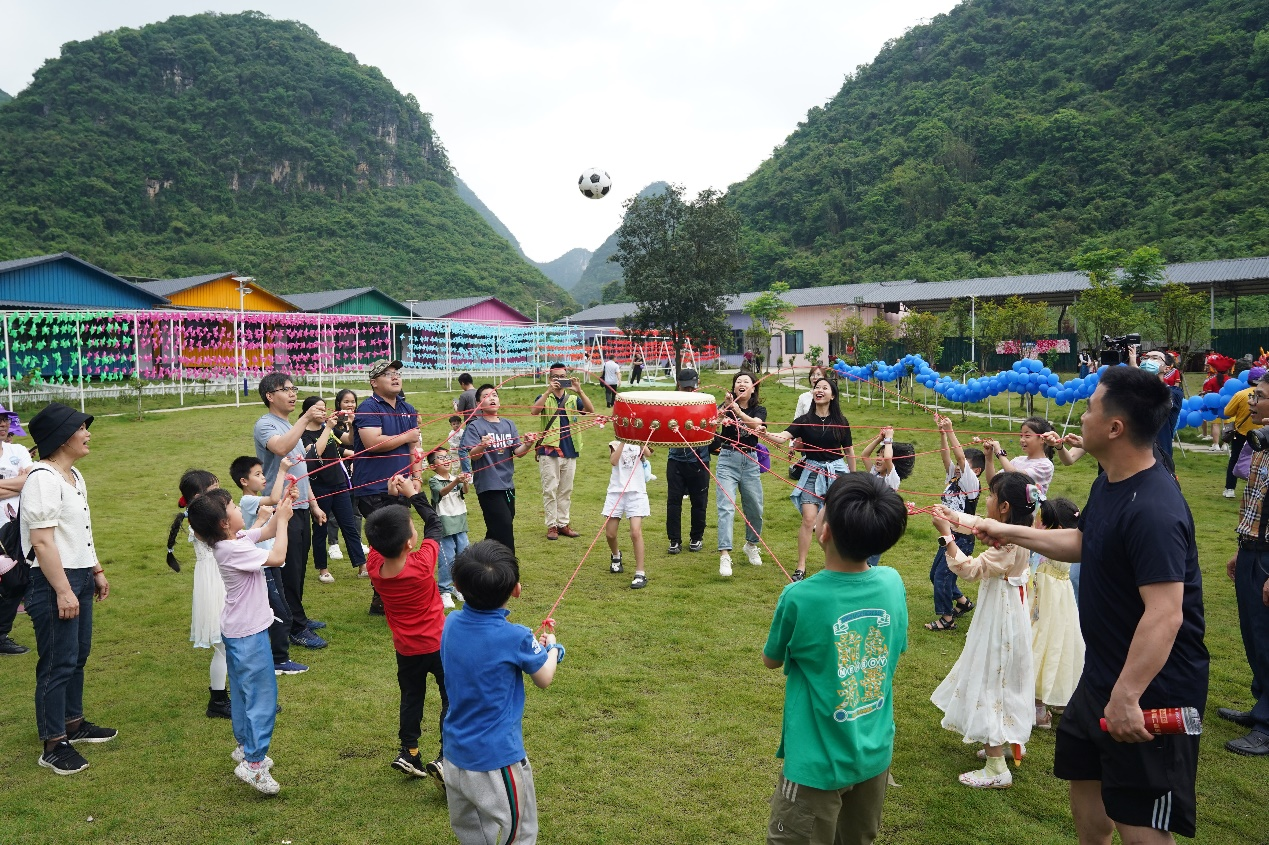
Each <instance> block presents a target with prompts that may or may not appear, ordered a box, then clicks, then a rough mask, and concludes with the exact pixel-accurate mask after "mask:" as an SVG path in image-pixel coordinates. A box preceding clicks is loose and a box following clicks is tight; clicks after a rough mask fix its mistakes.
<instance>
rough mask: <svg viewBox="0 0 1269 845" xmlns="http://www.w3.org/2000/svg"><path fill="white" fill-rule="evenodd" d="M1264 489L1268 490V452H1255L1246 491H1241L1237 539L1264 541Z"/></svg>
mask: <svg viewBox="0 0 1269 845" xmlns="http://www.w3.org/2000/svg"><path fill="white" fill-rule="evenodd" d="M1266 488H1269V452H1255V453H1253V454H1252V456H1251V472H1250V474H1249V475H1248V476H1247V489H1245V490H1244V491H1243V504H1242V507H1241V508H1240V509H1239V518H1238V536H1239V537H1241V538H1245V539H1248V540H1264V539H1265V528H1266V525H1265V520H1264V506H1265V490H1266Z"/></svg>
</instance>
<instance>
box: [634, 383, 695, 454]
mask: <svg viewBox="0 0 1269 845" xmlns="http://www.w3.org/2000/svg"><path fill="white" fill-rule="evenodd" d="M717 416H718V407H717V405H716V404H715V402H714V397H713V396H711V395H709V394H708V393H688V392H685V391H671V390H629V391H626V392H624V393H618V394H617V398H616V400H614V402H613V408H612V420H613V422H612V427H613V434H614V436H616V438H617V439H618V440H621V441H622V442H624V443H633V444H634V445H636V446H641V445H643V444H644V443H648V444H651V445H657V446H668V447H671V448H673V447H679V448H686V447H689V446H704V445H706V444H708V443H712V442H713V440H714V418H715V417H717ZM671 420H673V421H676V422H677V423H678V431H674V430H673V429H671V428H670V426H669V423H670V421H671Z"/></svg>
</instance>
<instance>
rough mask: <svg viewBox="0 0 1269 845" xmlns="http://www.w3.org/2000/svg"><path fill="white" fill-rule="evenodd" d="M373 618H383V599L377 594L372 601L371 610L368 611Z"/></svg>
mask: <svg viewBox="0 0 1269 845" xmlns="http://www.w3.org/2000/svg"><path fill="white" fill-rule="evenodd" d="M366 612H367V613H369V614H370V615H371V616H383V615H384V613H383V599H381V598H379V594H378V593H375V594H374V597H373V598H371V599H370V609H369V610H367V611H366Z"/></svg>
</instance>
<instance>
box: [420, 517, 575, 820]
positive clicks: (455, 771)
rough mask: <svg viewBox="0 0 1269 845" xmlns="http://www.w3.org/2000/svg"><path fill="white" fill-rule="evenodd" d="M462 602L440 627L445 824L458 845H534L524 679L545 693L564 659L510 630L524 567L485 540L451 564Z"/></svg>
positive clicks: (550, 640)
mask: <svg viewBox="0 0 1269 845" xmlns="http://www.w3.org/2000/svg"><path fill="white" fill-rule="evenodd" d="M453 575H454V586H456V587H457V588H458V589H459V591H460V592H461V593H462V594H463V596H464V597H465V598H466V604H465V605H464V607H463V608H462V609H461V610H457V611H454V612H453V613H451V614H450V615H449V616H448V617H447V618H446V619H445V630H444V632H443V633H442V634H441V666H442V668H443V669H444V672H445V684H446V687H447V688H448V689H449V690H450V697H449V705H450V706H449V710H448V711H447V713H446V716H445V723H444V725H443V726H442V729H441V730H442V738H443V740H444V742H443V745H444V748H445V761H444V765H445V795H446V801H447V802H448V804H449V823H450V826H451V827H453V828H454V834H455V835H456V836H457V837H458V841H459V842H461V843H463V845H468V843H472V845H484V843H487V842H500V843H507V845H512V843H515V845H523V844H524V843H532V842H536V841H537V835H538V808H537V795H536V793H535V791H534V788H533V767H532V766H530V765H529V758H528V757H527V756H526V755H525V751H524V732H523V729H522V721H523V719H524V674H525V673H527V674H528V675H529V676H530V677H532V678H533V683H534V684H536V685H537V686H538V687H539V688H542V689H545V688H546V687H547V686H549V685H550V683H551V679H552V678H554V677H555V667H556V666H557V665H558V664H559V663H560V662H562V661H563V660H564V646H562V645H560V644H559V643H557V642H556V641H555V635H554V634H550V633H547V634H543V635H542V639H541V641H539V640H535V639H534V638H533V632H532V631H530V630H529V629H528V628H526V627H525V626H523V625H514V624H512V623H511V622H509V621H507V617H508V616H509V615H510V613H511V611H509V610H508V609H507V603H508V601H510V599H511V598H512V597H513V596H515V597H518V596H519V595H520V565H519V563H518V562H517V561H516V557H515V555H514V554H513V553H512V552H511V550H510V549H508V548H507V547H506V546H504V545H503V544H502V543H499V542H498V541H497V540H482V541H481V542H479V543H476V544H475V545H472V546H468V547H467V550H466V551H464V552H463V553H462V554H460V555H459V556H458V559H457V560H456V561H454V572H453Z"/></svg>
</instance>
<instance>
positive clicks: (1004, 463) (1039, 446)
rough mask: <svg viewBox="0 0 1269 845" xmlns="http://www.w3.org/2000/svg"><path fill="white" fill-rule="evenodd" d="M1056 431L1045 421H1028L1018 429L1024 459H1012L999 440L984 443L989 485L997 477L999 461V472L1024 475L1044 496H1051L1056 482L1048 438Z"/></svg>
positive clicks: (1051, 449) (1038, 418) (1032, 418)
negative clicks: (1051, 486)
mask: <svg viewBox="0 0 1269 845" xmlns="http://www.w3.org/2000/svg"><path fill="white" fill-rule="evenodd" d="M1051 431H1053V426H1052V425H1050V424H1049V421H1048V420H1046V419H1045V418H1044V417H1027V418H1026V419H1025V420H1023V421H1022V425H1021V426H1020V427H1019V428H1018V445H1019V446H1021V447H1022V457H1019V458H1014V459H1013V460H1010V459H1009V456H1008V455H1007V454H1006V453H1005V450H1004V448H1003V447H1002V446H1001V445H1000V442H999V441H998V440H984V441H983V451H984V452H985V453H986V455H987V481H988V482H990V481H991V479H992V476H993V475H995V474H996V472H997V470H996V461H997V460H999V461H1000V469H1001V470H1003V471H1005V472H1021V473H1024V474H1026V475H1029V476H1030V477H1031V480H1032V481H1033V482H1034V483H1035V485H1036V486H1037V487H1039V488H1040V492H1041V493H1045V494H1047V493H1048V492H1049V485H1050V484H1051V483H1052V482H1053V454H1054V452H1053V447H1052V446H1051V445H1049V441H1048V439H1047V438H1046V437H1045V435H1047V434H1048V433H1049V432H1051Z"/></svg>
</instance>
